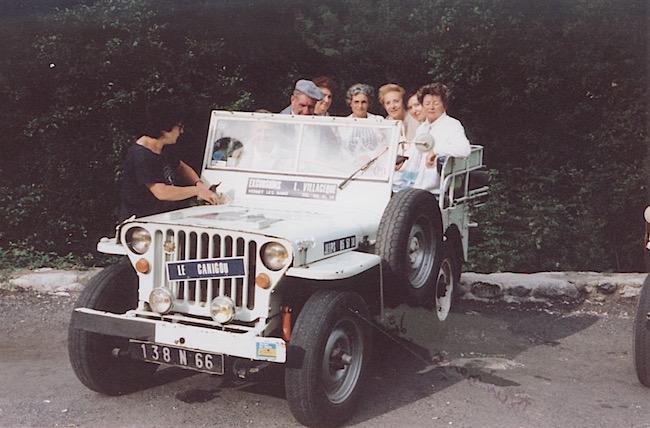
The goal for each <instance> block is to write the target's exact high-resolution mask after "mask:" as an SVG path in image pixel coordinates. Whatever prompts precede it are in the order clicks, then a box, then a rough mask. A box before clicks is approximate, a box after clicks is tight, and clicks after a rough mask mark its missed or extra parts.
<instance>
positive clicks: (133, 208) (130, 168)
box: [120, 144, 182, 220]
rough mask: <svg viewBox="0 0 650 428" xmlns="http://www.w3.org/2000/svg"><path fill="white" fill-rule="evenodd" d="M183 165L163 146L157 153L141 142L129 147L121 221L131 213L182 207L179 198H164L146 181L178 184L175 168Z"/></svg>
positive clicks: (145, 212) (140, 215)
mask: <svg viewBox="0 0 650 428" xmlns="http://www.w3.org/2000/svg"><path fill="white" fill-rule="evenodd" d="M179 164H180V160H179V158H178V157H177V156H175V155H174V154H173V153H171V152H170V151H169V150H165V149H163V151H162V154H160V155H158V154H156V153H154V152H152V151H151V150H149V149H147V148H146V147H144V146H141V145H139V144H134V145H132V146H131V147H129V149H128V151H127V153H126V158H125V160H124V165H123V176H122V188H121V205H120V220H124V219H127V218H129V217H131V216H132V215H135V216H136V217H143V216H146V215H151V214H158V213H161V212H165V211H171V210H174V209H177V208H179V207H180V206H182V204H179V202H177V201H161V200H159V199H157V198H156V197H155V196H154V195H153V193H151V191H150V190H149V188H148V187H147V184H153V183H165V184H171V185H179V184H181V183H179V181H178V179H177V177H176V170H177V168H178V166H179Z"/></svg>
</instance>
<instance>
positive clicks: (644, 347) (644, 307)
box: [634, 275, 650, 387]
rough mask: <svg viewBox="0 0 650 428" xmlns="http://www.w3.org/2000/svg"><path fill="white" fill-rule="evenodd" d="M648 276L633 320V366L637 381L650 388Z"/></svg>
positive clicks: (649, 276) (649, 298) (649, 284)
mask: <svg viewBox="0 0 650 428" xmlns="http://www.w3.org/2000/svg"><path fill="white" fill-rule="evenodd" d="M648 315H650V275H648V277H647V278H646V279H645V282H644V283H643V289H642V290H641V295H640V296H639V305H638V306H637V309H636V317H635V318H634V366H635V367H636V375H637V377H638V378H639V381H640V382H641V383H642V384H643V385H645V386H647V387H650V319H648Z"/></svg>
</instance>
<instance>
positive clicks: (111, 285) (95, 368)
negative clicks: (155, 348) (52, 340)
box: [68, 260, 158, 395]
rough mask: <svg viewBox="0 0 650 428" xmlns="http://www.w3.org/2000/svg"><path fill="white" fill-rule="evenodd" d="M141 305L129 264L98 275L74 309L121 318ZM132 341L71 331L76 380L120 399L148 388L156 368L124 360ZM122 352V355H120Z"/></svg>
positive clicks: (148, 364)
mask: <svg viewBox="0 0 650 428" xmlns="http://www.w3.org/2000/svg"><path fill="white" fill-rule="evenodd" d="M137 304H138V278H137V275H136V273H135V271H134V270H133V267H131V264H130V263H129V262H128V260H124V261H123V262H120V263H118V264H116V265H113V266H109V267H107V268H106V269H104V270H103V271H101V272H100V273H99V274H97V275H95V276H94V277H93V278H92V279H91V280H90V282H89V283H88V285H87V286H86V288H85V289H84V290H83V291H82V292H81V294H80V296H79V299H78V300H77V303H76V305H75V308H89V309H97V310H101V311H107V312H111V313H117V314H122V313H124V312H126V311H128V310H129V309H134V308H135V307H136V306H137ZM128 344H129V340H128V339H126V338H122V337H114V336H106V335H102V334H97V333H91V332H88V331H85V330H79V329H77V328H73V327H72V326H71V327H70V328H69V330H68V355H69V357H70V364H71V365H72V369H73V370H74V372H75V374H76V375H77V378H79V380H80V381H81V383H83V384H84V385H85V386H86V387H88V388H89V389H91V390H93V391H96V392H100V393H102V394H108V395H121V394H125V393H127V392H131V391H135V390H137V389H142V388H144V387H146V386H148V384H149V382H150V380H151V377H152V374H153V372H154V371H156V368H158V365H157V364H152V363H144V362H140V361H135V360H131V359H130V358H128V357H125V356H122V355H123V354H124V352H125V351H126V350H127V347H128ZM120 351H122V352H120Z"/></svg>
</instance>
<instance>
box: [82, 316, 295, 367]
mask: <svg viewBox="0 0 650 428" xmlns="http://www.w3.org/2000/svg"><path fill="white" fill-rule="evenodd" d="M70 326H71V328H75V329H79V330H85V331H89V332H92V333H99V334H105V335H108V336H119V337H126V338H129V339H136V340H142V341H147V342H154V343H158V344H162V345H169V346H175V347H180V348H187V349H190V350H194V351H204V352H210V353H215V354H223V355H228V356H232V357H241V358H248V359H251V360H259V361H272V362H275V363H284V362H286V361H287V346H286V342H285V341H284V340H282V339H280V338H277V337H260V336H257V335H255V334H254V333H253V332H246V333H232V332H228V331H220V330H214V329H211V328H206V327H199V326H190V325H184V324H179V323H170V322H168V321H161V320H154V319H148V318H139V317H136V316H131V315H128V314H125V315H119V314H113V313H110V312H103V311H97V310H94V309H88V308H77V309H75V310H74V311H73V313H72V319H71V320H70Z"/></svg>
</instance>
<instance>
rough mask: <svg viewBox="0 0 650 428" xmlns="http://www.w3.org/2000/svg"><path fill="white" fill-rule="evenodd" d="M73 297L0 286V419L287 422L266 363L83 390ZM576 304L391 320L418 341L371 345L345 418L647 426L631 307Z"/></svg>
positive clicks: (382, 422) (372, 423)
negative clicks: (362, 380) (112, 391)
mask: <svg viewBox="0 0 650 428" xmlns="http://www.w3.org/2000/svg"><path fill="white" fill-rule="evenodd" d="M73 300H74V297H73V298H70V297H56V296H47V295H37V294H36V293H33V292H8V291H3V290H0V332H1V333H2V334H0V376H1V379H2V381H1V382H0V426H3V427H4V426H9V427H13V426H48V427H49V426H86V427H88V426H92V427H103V426H106V427H108V426H110V427H119V426H138V427H149V426H151V427H154V426H155V427H166V426H237V427H238V426H251V427H265V428H268V427H287V426H298V425H297V424H296V422H295V421H294V419H293V418H292V416H291V413H290V411H289V408H288V405H287V403H286V401H285V399H284V390H283V387H282V382H281V376H282V373H281V371H280V370H272V371H270V372H268V373H266V374H264V375H263V376H262V377H260V378H259V379H257V380H256V381H253V382H249V383H246V384H242V385H237V386H225V385H222V381H221V378H218V377H211V376H210V375H205V374H194V373H192V372H189V371H185V370H180V369H175V368H166V369H163V370H160V371H159V372H158V373H157V375H156V386H154V387H151V388H149V389H146V390H143V391H139V392H135V393H132V394H130V395H126V396H122V397H105V396H101V395H99V394H96V393H94V392H92V391H89V390H87V389H86V388H85V387H83V386H82V385H81V384H80V383H79V382H78V381H77V379H76V377H75V376H74V374H73V372H72V370H71V368H70V365H69V363H68V356H67V349H66V336H67V322H68V318H69V313H70V310H71V308H72V306H73V303H74V302H73ZM578 309H579V310H577V311H576V310H573V311H568V310H564V311H543V310H521V309H520V310H515V309H512V308H505V307H483V306H480V305H477V304H473V305H469V304H467V303H465V304H462V305H460V306H459V307H457V308H456V309H455V312H454V313H452V314H451V315H450V318H449V319H448V321H447V322H446V324H444V325H443V326H434V325H433V324H427V323H426V322H425V321H427V319H426V314H425V315H422V314H418V313H414V314H412V319H410V320H409V319H403V320H402V319H400V323H402V324H403V325H404V326H405V328H406V330H407V331H406V334H407V335H409V336H411V337H416V336H417V341H418V343H420V344H422V345H424V346H423V347H419V346H414V345H405V344H404V343H399V342H396V341H393V340H390V339H387V338H384V339H380V340H378V341H377V342H376V344H375V354H376V357H377V358H376V362H375V363H374V366H373V368H372V371H371V373H370V377H369V382H368V385H367V386H368V387H367V388H366V390H365V392H364V394H363V399H362V402H361V405H360V407H359V409H358V412H357V414H356V416H355V417H354V418H353V419H352V420H351V422H350V424H349V425H350V426H359V427H402V426H413V427H443V426H444V427H449V426H455V427H486V426H487V427H650V389H647V388H644V387H642V386H641V385H640V384H639V382H638V381H637V379H636V375H635V372H634V367H633V365H632V355H631V340H632V335H631V332H632V318H631V316H632V309H633V308H632V307H631V306H630V307H615V308H614V307H612V308H609V309H608V312H609V315H603V314H594V313H589V311H587V310H586V309H590V308H578ZM407 318H408V317H407ZM409 323H410V324H409ZM415 325H419V326H426V328H420V329H413V328H412V327H411V326H415Z"/></svg>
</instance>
